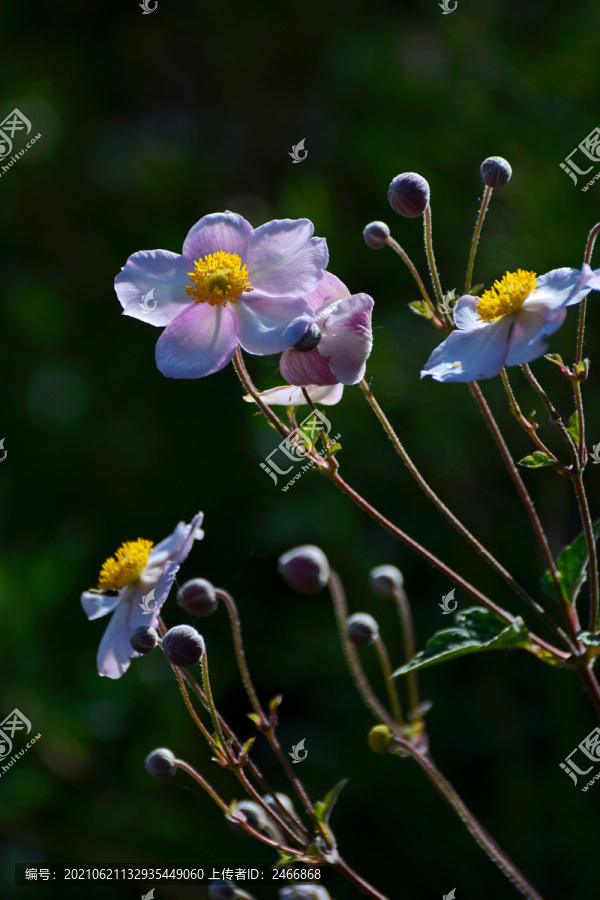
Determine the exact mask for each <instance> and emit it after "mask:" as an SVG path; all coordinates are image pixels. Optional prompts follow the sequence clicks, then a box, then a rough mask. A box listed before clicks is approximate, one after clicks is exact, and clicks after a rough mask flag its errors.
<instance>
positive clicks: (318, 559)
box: [277, 544, 329, 594]
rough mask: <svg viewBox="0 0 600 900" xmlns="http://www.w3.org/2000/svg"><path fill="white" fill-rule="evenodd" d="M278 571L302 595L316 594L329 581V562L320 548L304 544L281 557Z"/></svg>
mask: <svg viewBox="0 0 600 900" xmlns="http://www.w3.org/2000/svg"><path fill="white" fill-rule="evenodd" d="M277 569H278V571H279V573H280V574H281V575H283V577H284V579H285V580H286V581H287V583H288V584H289V586H290V587H291V588H294V590H295V591H298V593H300V594H316V593H317V592H318V591H320V590H321V588H323V587H325V585H326V584H327V581H328V579H329V562H328V560H327V557H326V556H325V554H324V553H323V551H322V550H321V549H319V547H315V546H314V545H313V544H303V545H302V546H301V547H295V548H294V549H293V550H288V552H287V553H284V554H283V556H280V557H279V562H278V563H277Z"/></svg>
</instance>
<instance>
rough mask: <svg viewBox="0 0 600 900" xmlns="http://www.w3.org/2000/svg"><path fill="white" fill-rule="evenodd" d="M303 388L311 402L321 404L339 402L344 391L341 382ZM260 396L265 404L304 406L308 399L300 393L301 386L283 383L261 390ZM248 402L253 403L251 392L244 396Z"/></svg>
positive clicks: (329, 404)
mask: <svg viewBox="0 0 600 900" xmlns="http://www.w3.org/2000/svg"><path fill="white" fill-rule="evenodd" d="M304 390H305V391H306V393H307V394H308V396H309V397H310V399H311V400H312V402H313V403H321V404H322V405H323V406H333V404H334V403H339V402H340V400H341V399H342V394H343V393H344V385H343V384H329V385H324V386H321V385H306V386H305V388H304ZM260 396H261V398H262V399H263V400H264V402H265V403H266V404H267V406H304V405H305V404H306V403H307V402H308V401H307V400H306V398H305V396H304V394H303V393H302V388H301V387H294V386H293V385H287V384H284V385H282V386H281V387H276V388H271V389H270V390H268V391H262V392H261V395H260ZM244 400H246V401H247V402H248V403H254V398H253V397H252V395H251V394H246V396H245V397H244Z"/></svg>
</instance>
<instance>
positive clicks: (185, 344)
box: [156, 303, 237, 378]
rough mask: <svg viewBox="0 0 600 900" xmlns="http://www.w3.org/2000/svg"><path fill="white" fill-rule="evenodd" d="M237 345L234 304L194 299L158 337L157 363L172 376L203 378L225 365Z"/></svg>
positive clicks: (160, 368) (163, 371)
mask: <svg viewBox="0 0 600 900" xmlns="http://www.w3.org/2000/svg"><path fill="white" fill-rule="evenodd" d="M236 347H237V338H236V334H235V319H234V315H233V313H232V312H231V308H230V307H229V306H211V305H210V304H209V303H194V304H192V305H191V306H189V307H188V308H187V309H186V310H184V312H182V313H180V315H178V316H177V318H176V319H175V320H174V321H173V322H171V324H170V325H168V326H167V328H165V330H164V331H163V333H162V334H161V336H160V337H159V339H158V342H157V344H156V365H157V366H158V368H159V370H160V371H161V372H162V373H163V375H167V376H168V377H169V378H203V377H204V376H205V375H211V374H212V373H213V372H218V371H219V369H222V368H223V367H224V366H226V365H227V363H228V362H230V360H231V359H232V357H233V354H234V353H235V349H236Z"/></svg>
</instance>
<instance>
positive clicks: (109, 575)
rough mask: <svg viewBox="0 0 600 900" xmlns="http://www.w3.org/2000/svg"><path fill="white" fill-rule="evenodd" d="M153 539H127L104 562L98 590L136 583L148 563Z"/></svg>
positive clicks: (115, 588)
mask: <svg viewBox="0 0 600 900" xmlns="http://www.w3.org/2000/svg"><path fill="white" fill-rule="evenodd" d="M151 550H152V541H145V540H144V539H143V538H138V539H137V541H125V543H124V544H121V546H120V547H119V549H118V550H117V552H116V553H115V555H114V556H109V558H108V559H107V560H106V562H105V563H103V564H102V568H101V569H100V575H99V576H98V590H99V591H106V590H118V589H119V588H123V587H126V586H127V585H130V584H135V582H136V581H137V580H138V579H139V577H140V575H141V574H142V572H143V571H144V569H145V568H146V566H147V564H148V557H149V556H150V551H151Z"/></svg>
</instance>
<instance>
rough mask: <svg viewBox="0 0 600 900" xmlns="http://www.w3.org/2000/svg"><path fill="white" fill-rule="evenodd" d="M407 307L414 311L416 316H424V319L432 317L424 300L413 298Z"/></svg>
mask: <svg viewBox="0 0 600 900" xmlns="http://www.w3.org/2000/svg"><path fill="white" fill-rule="evenodd" d="M408 308H409V309H411V310H412V311H413V312H414V313H416V315H417V316H424V317H425V318H426V319H432V318H433V313H432V312H431V308H430V306H429V304H427V303H425V301H424V300H413V302H412V303H409V304H408Z"/></svg>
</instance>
